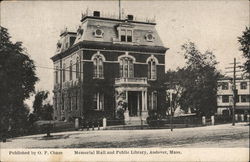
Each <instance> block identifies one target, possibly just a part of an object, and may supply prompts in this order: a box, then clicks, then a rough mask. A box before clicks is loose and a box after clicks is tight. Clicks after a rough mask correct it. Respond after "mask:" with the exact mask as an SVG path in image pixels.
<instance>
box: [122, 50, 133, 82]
mask: <svg viewBox="0 0 250 162" xmlns="http://www.w3.org/2000/svg"><path fill="white" fill-rule="evenodd" d="M134 60H135V59H134V58H133V57H132V56H129V55H128V54H126V55H123V56H121V57H120V58H119V62H120V77H122V78H133V77H134Z"/></svg>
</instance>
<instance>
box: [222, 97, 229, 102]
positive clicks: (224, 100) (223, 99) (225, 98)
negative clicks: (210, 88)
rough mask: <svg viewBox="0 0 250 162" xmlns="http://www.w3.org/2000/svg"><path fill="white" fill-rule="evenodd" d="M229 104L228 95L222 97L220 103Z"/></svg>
mask: <svg viewBox="0 0 250 162" xmlns="http://www.w3.org/2000/svg"><path fill="white" fill-rule="evenodd" d="M228 102H229V95H224V96H222V103H228Z"/></svg>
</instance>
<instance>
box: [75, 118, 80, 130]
mask: <svg viewBox="0 0 250 162" xmlns="http://www.w3.org/2000/svg"><path fill="white" fill-rule="evenodd" d="M75 129H76V130H78V129H79V119H78V118H76V119H75Z"/></svg>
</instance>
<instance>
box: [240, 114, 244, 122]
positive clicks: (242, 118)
mask: <svg viewBox="0 0 250 162" xmlns="http://www.w3.org/2000/svg"><path fill="white" fill-rule="evenodd" d="M240 117H241V121H242V122H244V114H241V115H240Z"/></svg>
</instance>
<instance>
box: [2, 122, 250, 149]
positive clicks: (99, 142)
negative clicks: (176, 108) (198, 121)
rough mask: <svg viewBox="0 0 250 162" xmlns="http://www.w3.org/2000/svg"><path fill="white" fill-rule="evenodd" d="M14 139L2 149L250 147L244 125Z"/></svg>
mask: <svg viewBox="0 0 250 162" xmlns="http://www.w3.org/2000/svg"><path fill="white" fill-rule="evenodd" d="M52 135H53V137H51V138H45V137H44V136H45V134H40V135H32V136H24V137H17V138H13V139H8V140H7V142H6V143H1V148H129V147H145V148H149V147H165V148H167V147H168V148H170V147H185V148H186V147H192V148H207V147H213V148H231V147H243V148H248V147H249V125H247V124H246V123H236V125H235V126H232V125H231V124H223V125H215V126H206V127H195V128H182V129H174V130H173V132H171V131H170V129H152V130H99V131H98V130H95V131H73V132H60V133H52Z"/></svg>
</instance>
